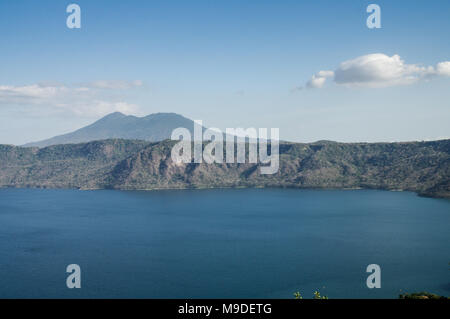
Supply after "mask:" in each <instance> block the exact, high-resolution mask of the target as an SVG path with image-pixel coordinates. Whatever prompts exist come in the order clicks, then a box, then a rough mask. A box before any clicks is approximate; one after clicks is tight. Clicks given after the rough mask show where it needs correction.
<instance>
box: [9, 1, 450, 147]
mask: <svg viewBox="0 0 450 319" xmlns="http://www.w3.org/2000/svg"><path fill="white" fill-rule="evenodd" d="M70 3H77V4H78V5H79V6H80V7H81V19H82V28H81V29H79V30H74V29H68V28H67V27H66V18H67V16H68V14H67V13H66V7H67V6H68V5H69V4H70ZM370 3H376V4H378V5H379V6H380V7H381V23H382V28H381V29H368V28H367V26H366V19H367V17H368V15H369V14H368V13H366V7H367V6H368V4H370ZM449 13H450V2H449V1H446V0H442V1H420V0H417V1H400V0H397V1H357V0H343V1H298V0H297V1H244V0H241V1H233V0H231V1H230V0H228V1H195V0H192V1H137V0H130V1H111V0H109V1H103V0H89V1H87V0H79V1H62V0H53V1H45V0H44V1H42V0H41V1H32V0H29V1H24V0H15V1H12V0H9V1H2V2H0V42H1V50H0V57H1V59H0V70H1V71H0V143H5V144H22V143H25V142H30V141H33V140H39V139H43V138H48V137H51V136H54V135H58V134H62V133H66V132H69V131H71V130H74V129H77V128H79V127H82V126H84V125H86V124H89V123H91V122H92V121H94V120H96V119H98V118H100V117H101V116H102V115H104V114H106V113H108V112H110V111H116V110H118V111H123V112H126V113H129V114H136V115H146V114H149V113H155V112H176V113H180V114H182V115H184V116H186V117H189V118H192V119H201V120H203V123H204V124H205V125H206V126H209V127H219V128H221V129H224V128H226V127H278V128H280V136H281V138H282V139H287V140H292V141H304V142H310V141H315V140H320V139H329V140H337V141H344V142H350V141H370V142H373V141H407V140H424V139H439V138H448V137H450V129H449V127H450V126H449V125H448V123H450V102H449V101H450V90H449V87H450V76H448V66H449V65H448V64H445V62H446V61H450V56H449V55H450V54H449V53H450V19H449ZM376 53H377V54H381V55H370V54H376ZM396 56H398V58H395V57H396ZM358 57H362V58H361V59H359V60H357V59H356V58H358ZM372 59H375V62H373V64H370V65H371V66H372V67H371V69H370V70H369V71H368V69H367V68H364V67H362V66H364V65H367V64H365V63H367V61H372ZM346 61H347V64H344V65H342V64H341V63H343V62H346ZM439 63H441V64H440V65H438V64H439ZM361 65H362V66H361ZM374 70H375V71H377V72H378V73H376V72H375V71H374ZM320 71H327V72H331V73H329V74H330V75H328V76H327V77H326V78H324V79H323V82H320V83H318V82H317V83H316V82H314V83H313V82H312V81H311V78H312V76H313V75H315V76H316V79H317V78H318V77H319V73H318V72H320ZM391 71H392V72H391ZM367 72H369V73H367ZM374 72H375V73H374ZM321 74H322V73H321ZM342 74H343V75H344V77H345V81H342V80H340V79H342V78H343V77H342V76H341V75H342ZM352 77H353V78H352ZM349 78H350V80H348V79H349ZM355 79H356V80H355ZM357 79H359V80H361V79H363V81H362V82H361V81H359V82H358V81H357ZM308 81H309V83H310V84H308ZM311 83H313V84H314V85H311Z"/></svg>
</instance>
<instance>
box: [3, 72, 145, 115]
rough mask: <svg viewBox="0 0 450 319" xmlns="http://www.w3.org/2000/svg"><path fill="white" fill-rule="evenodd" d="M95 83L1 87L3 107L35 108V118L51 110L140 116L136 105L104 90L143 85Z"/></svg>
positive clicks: (115, 82) (133, 83) (135, 83)
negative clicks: (36, 115) (37, 114)
mask: <svg viewBox="0 0 450 319" xmlns="http://www.w3.org/2000/svg"><path fill="white" fill-rule="evenodd" d="M94 83H96V85H82V86H65V85H62V84H59V83H39V84H31V85H23V86H14V85H0V107H12V106H14V105H19V106H26V107H28V108H33V110H32V111H33V113H34V114H36V113H39V114H40V113H42V114H43V113H45V112H48V111H49V110H50V112H65V113H67V112H69V113H72V114H74V115H76V116H86V117H95V116H102V115H106V114H108V113H112V112H122V113H125V114H136V113H139V107H138V106H137V105H135V104H132V103H128V102H125V101H123V98H121V99H120V100H117V99H115V98H114V97H113V96H111V94H105V92H104V90H106V89H107V90H118V89H129V88H132V87H137V86H141V85H142V82H141V81H133V82H125V81H97V82H94ZM97 88H101V89H102V90H98V89H97ZM30 111H31V109H30ZM43 115H45V114H43Z"/></svg>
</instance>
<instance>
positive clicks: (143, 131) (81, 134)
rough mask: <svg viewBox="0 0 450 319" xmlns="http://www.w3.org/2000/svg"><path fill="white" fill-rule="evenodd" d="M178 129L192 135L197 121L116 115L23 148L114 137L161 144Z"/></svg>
mask: <svg viewBox="0 0 450 319" xmlns="http://www.w3.org/2000/svg"><path fill="white" fill-rule="evenodd" d="M178 127H184V128H187V129H188V130H189V131H190V132H191V134H192V133H193V129H194V121H192V120H190V119H188V118H186V117H184V116H182V115H179V114H176V113H162V112H161V113H153V114H149V115H147V116H143V117H137V116H134V115H125V114H123V113H120V112H114V113H110V114H108V115H106V116H104V117H102V118H101V119H99V120H97V121H95V122H94V123H92V124H89V125H87V126H84V127H82V128H80V129H78V130H75V131H73V132H70V133H66V134H62V135H57V136H54V137H51V138H49V139H45V140H42V141H37V142H31V143H27V144H24V145H21V146H23V147H46V146H51V145H58V144H76V143H87V142H91V141H97V140H105V139H111V138H123V139H135V140H145V141H150V142H159V141H163V140H165V139H169V138H170V136H171V134H172V131H173V130H174V129H176V128H178Z"/></svg>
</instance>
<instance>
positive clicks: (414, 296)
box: [398, 291, 448, 299]
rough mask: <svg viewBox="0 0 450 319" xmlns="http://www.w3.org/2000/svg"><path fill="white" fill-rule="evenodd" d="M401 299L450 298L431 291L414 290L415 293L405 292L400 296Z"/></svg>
mask: <svg viewBox="0 0 450 319" xmlns="http://www.w3.org/2000/svg"><path fill="white" fill-rule="evenodd" d="M398 297H399V299H448V298H447V297H443V296H439V295H436V294H432V293H429V292H425V291H423V292H414V293H411V294H409V293H404V294H401V295H399V296H398Z"/></svg>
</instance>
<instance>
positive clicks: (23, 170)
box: [0, 140, 450, 197]
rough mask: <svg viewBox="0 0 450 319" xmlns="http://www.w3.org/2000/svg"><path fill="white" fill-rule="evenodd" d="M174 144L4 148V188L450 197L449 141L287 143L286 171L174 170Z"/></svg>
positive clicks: (0, 153) (246, 167)
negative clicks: (280, 190) (337, 191)
mask: <svg viewBox="0 0 450 319" xmlns="http://www.w3.org/2000/svg"><path fill="white" fill-rule="evenodd" d="M173 145H174V142H171V141H163V142H158V143H149V142H144V141H132V140H104V141H95V142H90V143H84V144H68V145H56V146H51V147H47V148H43V149H38V148H22V147H13V146H5V145H2V146H0V187H47V188H81V189H87V188H115V189H161V188H201V187H299V188H377V189H388V190H400V189H401V190H410V191H415V192H417V193H419V194H423V195H426V196H436V197H450V190H449V180H450V178H449V177H450V140H442V141H435V142H411V143H373V144H372V143H371V144H369V143H334V142H317V143H312V144H300V143H283V144H281V145H280V168H279V171H278V173H276V174H273V175H261V174H260V171H259V164H249V163H246V164H206V163H201V164H194V163H189V164H176V163H174V162H173V161H172V159H171V148H172V146H173Z"/></svg>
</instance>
